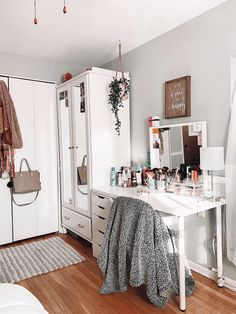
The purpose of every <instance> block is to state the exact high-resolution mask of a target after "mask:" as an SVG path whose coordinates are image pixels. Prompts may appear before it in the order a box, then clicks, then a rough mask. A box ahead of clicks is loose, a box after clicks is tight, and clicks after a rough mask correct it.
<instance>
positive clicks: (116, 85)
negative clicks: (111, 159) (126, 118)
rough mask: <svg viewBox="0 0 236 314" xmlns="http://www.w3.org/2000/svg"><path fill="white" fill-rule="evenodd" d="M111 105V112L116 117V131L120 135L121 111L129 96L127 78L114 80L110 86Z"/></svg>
mask: <svg viewBox="0 0 236 314" xmlns="http://www.w3.org/2000/svg"><path fill="white" fill-rule="evenodd" d="M109 88H110V94H109V102H108V103H109V104H110V105H111V111H112V112H113V113H114V115H115V120H116V121H115V130H116V132H117V133H118V135H120V128H121V121H120V119H119V115H118V112H119V109H120V108H123V107H124V105H123V101H124V100H126V99H127V98H128V96H129V80H128V79H126V78H123V77H122V78H120V79H117V78H116V77H114V78H113V80H112V81H111V83H110V85H109Z"/></svg>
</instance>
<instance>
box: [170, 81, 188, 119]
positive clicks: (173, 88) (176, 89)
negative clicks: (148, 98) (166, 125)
mask: <svg viewBox="0 0 236 314" xmlns="http://www.w3.org/2000/svg"><path fill="white" fill-rule="evenodd" d="M190 116H191V76H184V77H180V78H177V79H175V80H171V81H167V82H165V118H166V119H171V118H179V117H190Z"/></svg>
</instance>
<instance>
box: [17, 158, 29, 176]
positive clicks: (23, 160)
mask: <svg viewBox="0 0 236 314" xmlns="http://www.w3.org/2000/svg"><path fill="white" fill-rule="evenodd" d="M23 162H25V163H26V166H27V168H28V170H29V171H30V172H32V171H31V169H30V165H29V163H28V160H27V159H26V158H22V159H21V162H20V173H21V172H22V165H23Z"/></svg>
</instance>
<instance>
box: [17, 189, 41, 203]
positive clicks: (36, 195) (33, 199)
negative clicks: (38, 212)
mask: <svg viewBox="0 0 236 314" xmlns="http://www.w3.org/2000/svg"><path fill="white" fill-rule="evenodd" d="M38 195H39V191H37V193H36V196H35V198H34V199H33V201H32V202H29V203H24V204H19V203H17V202H16V200H15V199H14V196H13V193H12V189H11V199H12V201H13V203H14V204H15V205H16V206H28V205H31V204H32V203H33V202H34V201H36V199H37V197H38Z"/></svg>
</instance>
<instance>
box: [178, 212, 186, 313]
mask: <svg viewBox="0 0 236 314" xmlns="http://www.w3.org/2000/svg"><path fill="white" fill-rule="evenodd" d="M178 228H179V296H180V305H179V308H180V310H181V311H185V310H186V296H185V240H184V217H178Z"/></svg>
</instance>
